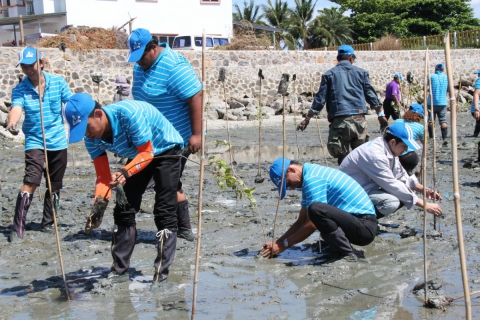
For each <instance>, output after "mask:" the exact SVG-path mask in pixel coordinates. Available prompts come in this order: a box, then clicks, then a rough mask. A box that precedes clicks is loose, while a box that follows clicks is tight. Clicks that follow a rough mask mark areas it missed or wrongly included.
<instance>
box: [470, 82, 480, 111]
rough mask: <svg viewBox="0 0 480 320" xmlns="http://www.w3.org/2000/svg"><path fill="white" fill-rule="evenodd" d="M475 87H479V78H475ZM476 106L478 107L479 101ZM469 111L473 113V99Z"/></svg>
mask: <svg viewBox="0 0 480 320" xmlns="http://www.w3.org/2000/svg"><path fill="white" fill-rule="evenodd" d="M474 88H475V89H480V78H477V80H475V87H474ZM478 107H479V108H480V102H479V105H478ZM470 112H471V113H474V112H475V106H474V105H473V100H472V104H471V105H470Z"/></svg>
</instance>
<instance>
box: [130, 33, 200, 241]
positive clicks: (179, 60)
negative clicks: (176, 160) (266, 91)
mask: <svg viewBox="0 0 480 320" xmlns="http://www.w3.org/2000/svg"><path fill="white" fill-rule="evenodd" d="M127 43H128V46H129V48H130V54H129V56H128V62H136V63H135V66H134V67H133V87H132V94H133V97H134V98H135V100H140V101H145V102H148V103H150V104H151V105H153V106H154V107H155V108H157V109H158V110H159V111H160V112H161V113H162V114H163V115H164V116H165V118H167V120H168V121H169V122H170V123H171V124H172V125H173V127H174V128H175V129H176V130H177V131H178V132H179V133H180V135H181V136H182V138H183V141H184V144H185V145H188V148H189V151H190V152H191V153H196V152H198V150H200V147H201V141H202V84H201V83H200V81H199V80H198V77H197V75H196V74H195V71H194V70H193V68H192V66H191V65H190V62H189V61H188V60H187V59H186V58H185V57H184V56H182V55H180V54H179V53H177V52H175V51H173V50H172V49H171V48H170V47H169V46H168V44H167V43H165V42H162V43H158V39H157V37H152V35H151V34H150V32H149V31H148V30H146V29H142V28H139V29H135V30H133V32H132V33H131V35H130V37H129V38H128V42H127ZM188 156H189V153H187V154H186V156H185V157H184V158H182V160H181V170H180V177H182V174H183V170H184V168H185V164H186V162H187V158H188ZM177 191H178V192H177V197H178V206H177V218H178V237H179V238H183V239H185V240H187V241H193V240H195V236H194V234H193V232H192V226H191V223H190V214H189V210H188V200H187V197H186V196H185V193H184V192H183V189H182V182H181V181H180V182H179V183H178V187H177Z"/></svg>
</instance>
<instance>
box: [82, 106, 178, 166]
mask: <svg viewBox="0 0 480 320" xmlns="http://www.w3.org/2000/svg"><path fill="white" fill-rule="evenodd" d="M102 110H103V111H104V112H105V114H106V115H107V118H108V121H109V123H110V126H111V127H112V136H113V141H112V143H109V142H106V141H104V140H103V139H101V138H98V139H90V138H87V137H85V138H84V141H85V146H86V148H87V151H88V153H89V154H90V156H91V157H92V159H95V158H96V157H98V156H100V155H101V154H103V153H104V152H105V150H109V151H111V152H113V153H116V154H118V155H119V156H121V157H125V158H129V159H133V158H135V156H136V155H137V154H138V150H137V147H139V146H141V145H144V144H145V143H147V142H148V141H151V142H152V146H153V151H154V154H155V155H158V154H160V153H162V152H164V151H167V150H169V149H172V148H173V147H175V146H176V145H178V146H180V147H183V140H182V137H181V136H180V134H179V133H178V132H177V130H175V128H174V127H173V126H172V125H171V124H170V122H168V121H167V119H166V118H165V117H164V116H163V115H162V114H161V113H160V112H159V111H158V110H157V109H155V108H154V107H153V106H152V105H150V104H149V103H146V102H143V101H135V100H124V101H119V102H117V103H115V104H111V105H108V106H104V107H102Z"/></svg>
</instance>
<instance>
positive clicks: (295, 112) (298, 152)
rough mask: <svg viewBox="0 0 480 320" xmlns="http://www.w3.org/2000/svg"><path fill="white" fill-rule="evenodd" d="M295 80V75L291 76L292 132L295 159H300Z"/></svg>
mask: <svg viewBox="0 0 480 320" xmlns="http://www.w3.org/2000/svg"><path fill="white" fill-rule="evenodd" d="M296 80H297V74H294V75H293V76H292V81H293V95H292V96H293V104H292V105H293V124H294V126H295V127H294V131H295V142H296V143H297V159H299V158H300V147H299V146H298V133H297V90H296V89H297V88H296V86H295V84H296V82H297V81H296Z"/></svg>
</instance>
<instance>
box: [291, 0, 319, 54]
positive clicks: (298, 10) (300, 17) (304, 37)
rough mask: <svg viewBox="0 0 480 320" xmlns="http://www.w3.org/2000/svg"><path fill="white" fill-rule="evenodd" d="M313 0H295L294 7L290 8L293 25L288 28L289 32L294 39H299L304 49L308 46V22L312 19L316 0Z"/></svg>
mask: <svg viewBox="0 0 480 320" xmlns="http://www.w3.org/2000/svg"><path fill="white" fill-rule="evenodd" d="M313 1H314V0H295V8H293V9H292V10H291V14H292V18H293V25H292V26H291V28H290V33H291V34H292V35H293V36H294V38H295V39H301V42H302V43H301V46H302V47H303V49H304V50H305V49H308V48H309V43H308V36H309V34H308V23H309V21H310V20H312V17H313V11H314V9H315V5H316V4H317V1H318V0H315V2H313ZM312 2H313V4H312Z"/></svg>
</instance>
